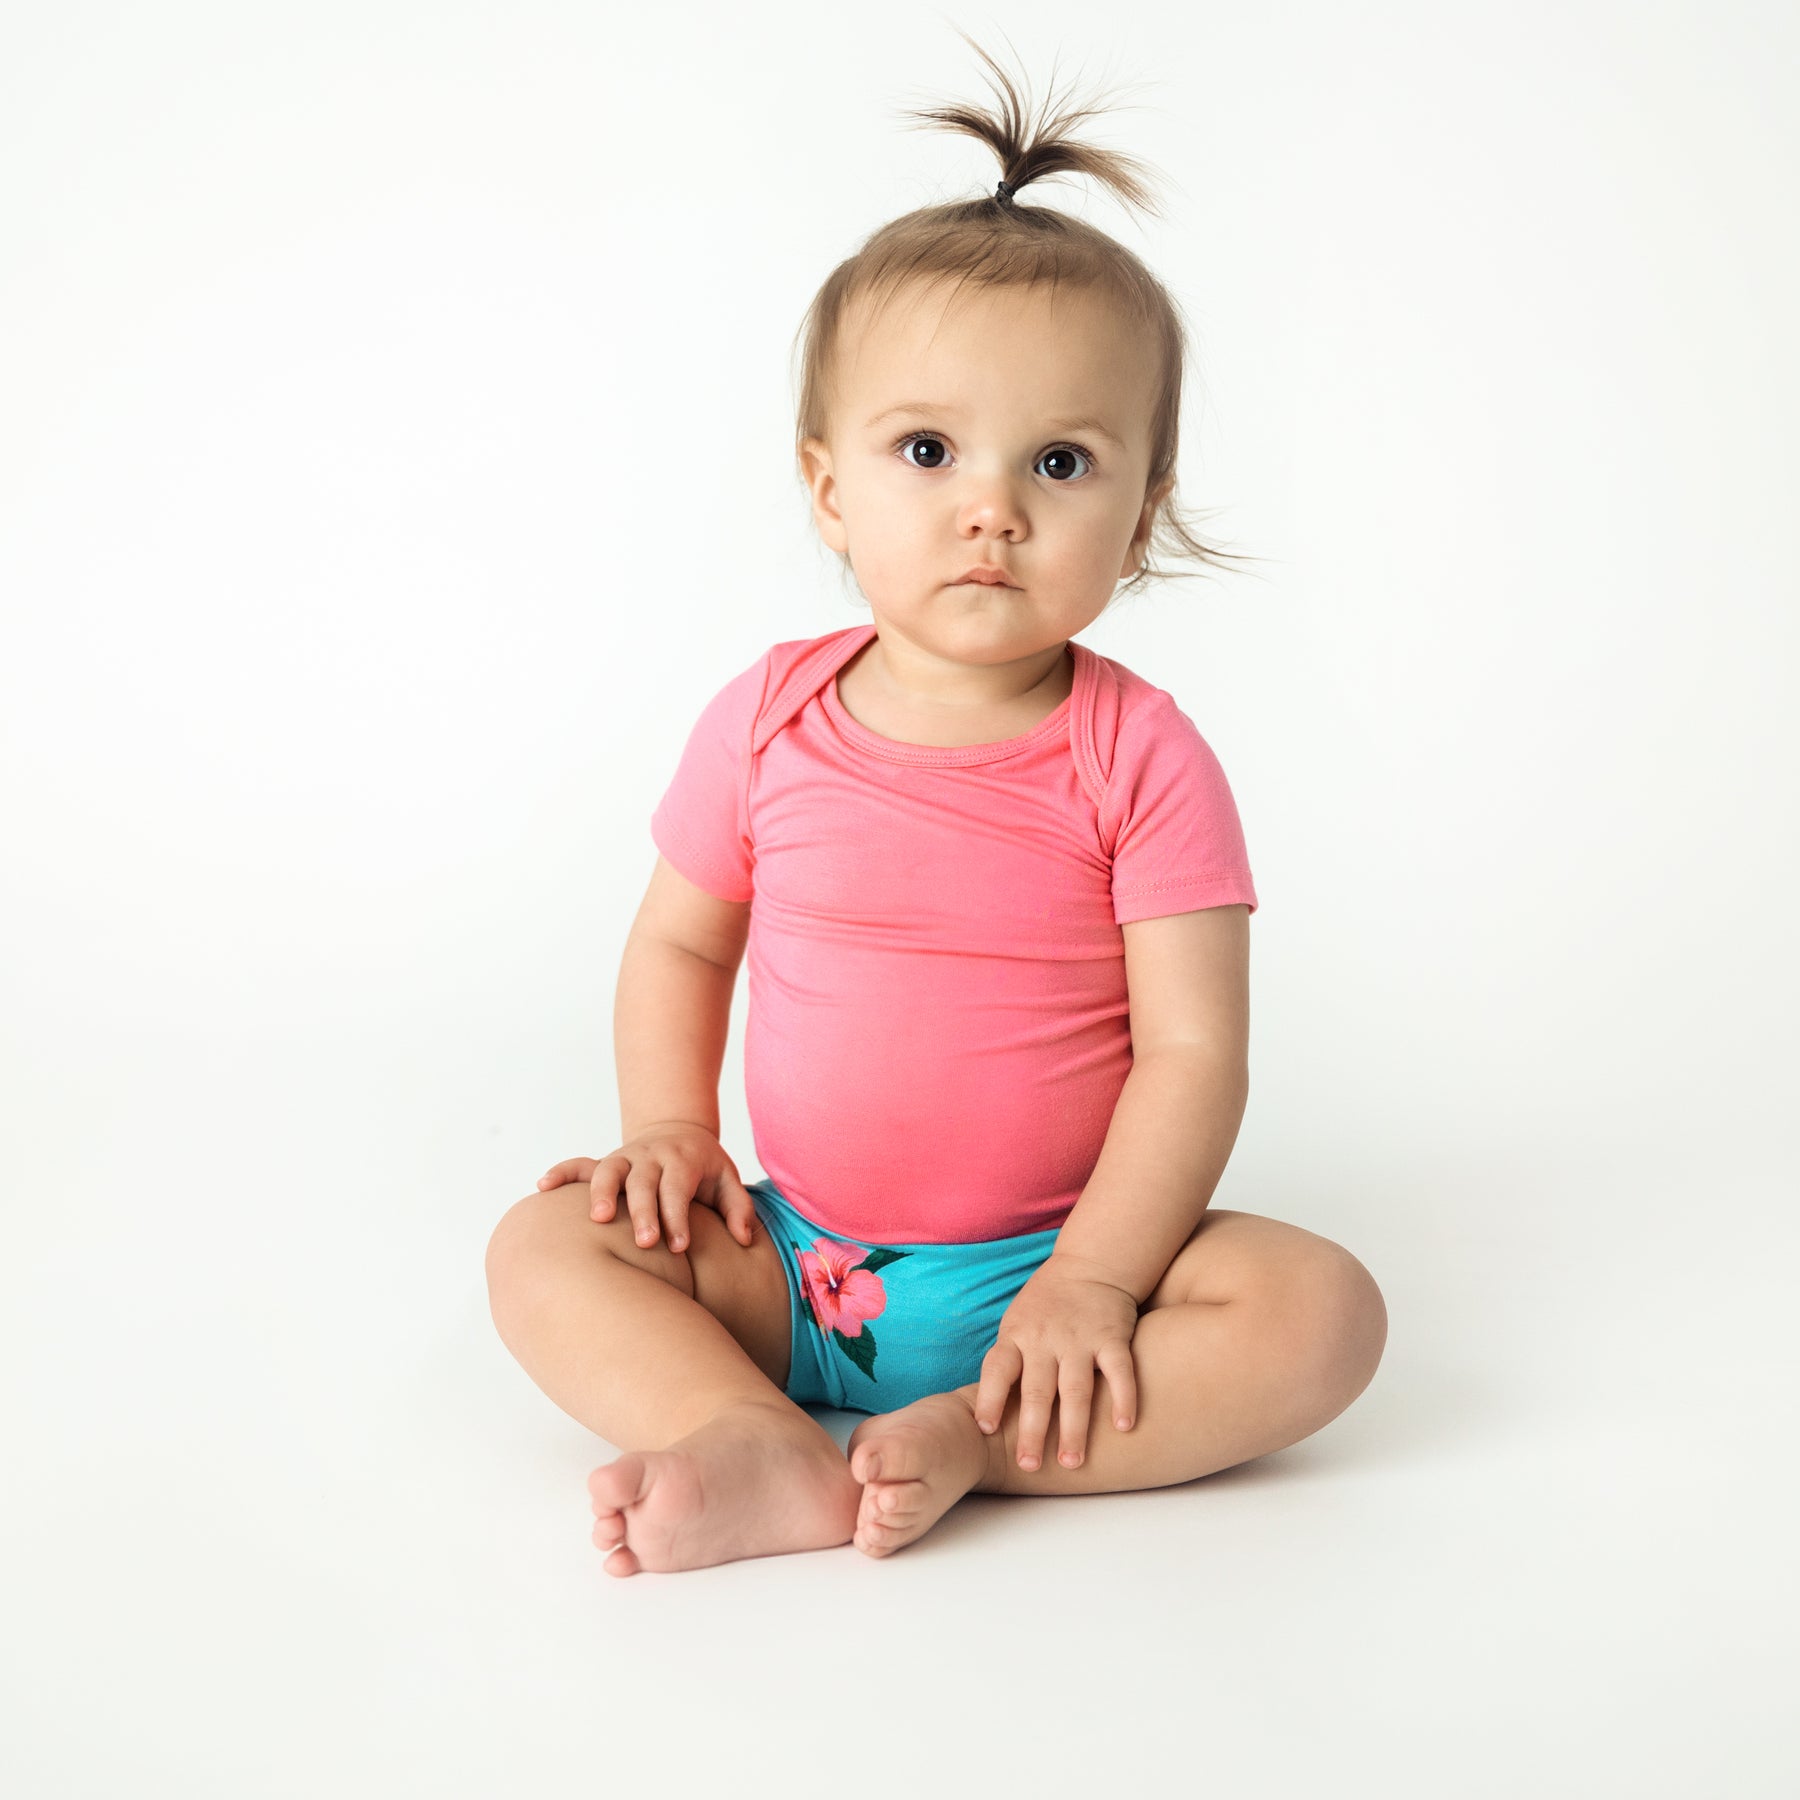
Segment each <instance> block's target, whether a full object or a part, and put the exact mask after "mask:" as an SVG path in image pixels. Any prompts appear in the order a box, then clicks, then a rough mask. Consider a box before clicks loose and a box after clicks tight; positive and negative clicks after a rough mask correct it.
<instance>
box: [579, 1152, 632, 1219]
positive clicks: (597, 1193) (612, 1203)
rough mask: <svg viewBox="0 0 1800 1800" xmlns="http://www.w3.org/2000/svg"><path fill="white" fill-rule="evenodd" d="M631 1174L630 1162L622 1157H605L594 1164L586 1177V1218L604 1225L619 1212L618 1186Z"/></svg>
mask: <svg viewBox="0 0 1800 1800" xmlns="http://www.w3.org/2000/svg"><path fill="white" fill-rule="evenodd" d="M630 1172H631V1162H630V1160H629V1159H628V1158H627V1157H623V1156H605V1157H602V1158H601V1159H600V1161H599V1162H597V1163H595V1164H594V1172H593V1174H592V1175H590V1176H589V1177H588V1217H589V1218H590V1219H592V1220H594V1222H595V1223H596V1224H600V1225H604V1224H605V1223H606V1221H607V1220H608V1219H610V1218H611V1217H612V1216H613V1214H614V1213H616V1212H617V1211H618V1210H619V1184H620V1182H622V1181H623V1180H624V1179H625V1177H626V1176H627V1175H628V1174H629V1173H630Z"/></svg>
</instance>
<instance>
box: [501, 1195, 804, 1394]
mask: <svg viewBox="0 0 1800 1800" xmlns="http://www.w3.org/2000/svg"><path fill="white" fill-rule="evenodd" d="M592 1208H593V1196H592V1189H591V1186H590V1184H589V1183H587V1182H585V1181H572V1182H567V1183H565V1184H564V1185H562V1186H560V1187H555V1188H552V1189H550V1190H549V1191H548V1192H547V1193H539V1194H528V1195H527V1196H526V1197H525V1198H524V1199H523V1200H521V1201H520V1202H519V1203H518V1205H517V1206H515V1207H514V1208H513V1210H512V1212H511V1213H510V1214H509V1215H508V1217H507V1218H506V1220H504V1221H503V1222H502V1232H497V1233H496V1234H495V1237H496V1241H497V1242H498V1241H499V1240H500V1239H501V1237H502V1234H503V1233H504V1234H505V1235H506V1239H507V1243H506V1251H507V1254H508V1256H509V1257H510V1258H518V1257H565V1256H574V1257H580V1256H592V1255H594V1254H596V1253H599V1254H601V1255H604V1256H606V1257H607V1258H608V1259H610V1260H611V1261H613V1262H617V1263H622V1264H624V1265H626V1266H628V1267H631V1268H637V1269H642V1270H643V1271H644V1272H645V1273H647V1274H650V1275H654V1276H655V1277H656V1278H657V1279H658V1280H659V1281H664V1282H667V1283H668V1285H669V1286H670V1287H672V1288H674V1289H675V1291H676V1292H677V1293H680V1294H685V1295H687V1296H688V1297H689V1298H690V1299H692V1300H694V1301H695V1302H697V1303H698V1304H699V1305H700V1306H702V1307H704V1308H705V1309H706V1311H707V1312H709V1313H711V1314H712V1316H713V1317H714V1318H715V1319H717V1320H718V1321H719V1323H720V1324H721V1325H723V1326H724V1327H725V1329H726V1331H728V1332H729V1333H730V1334H731V1336H732V1338H733V1339H734V1340H735V1341H736V1343H737V1344H738V1346H739V1347H740V1348H741V1349H742V1350H743V1352H744V1353H745V1355H746V1356H748V1357H749V1358H750V1360H751V1361H752V1362H753V1363H755V1364H756V1366H757V1368H758V1369H760V1370H761V1371H762V1373H763V1374H764V1375H766V1376H768V1378H769V1379H770V1380H771V1381H772V1382H773V1383H774V1384H775V1385H776V1387H778V1388H785V1386H786V1384H787V1376H788V1366H789V1357H790V1355H791V1349H792V1346H791V1335H792V1327H791V1322H790V1308H789V1301H788V1285H787V1277H786V1275H785V1274H784V1273H783V1271H782V1267H781V1256H780V1252H779V1250H778V1249H777V1248H776V1245H775V1242H774V1240H773V1239H772V1238H771V1237H770V1236H769V1233H768V1230H767V1228H766V1227H765V1226H764V1225H763V1224H762V1223H761V1221H758V1224H757V1231H756V1235H755V1236H754V1237H753V1238H752V1239H751V1240H750V1242H749V1243H748V1244H741V1243H739V1242H738V1240H737V1239H736V1238H735V1237H733V1236H732V1234H731V1227H730V1226H728V1225H727V1224H726V1223H725V1221H724V1219H723V1218H721V1217H720V1216H719V1214H718V1213H717V1212H716V1211H715V1210H714V1209H713V1208H712V1207H710V1206H705V1205H702V1204H701V1203H700V1202H699V1201H694V1202H692V1203H691V1204H690V1206H689V1208H688V1240H689V1241H688V1247H687V1249H686V1250H683V1251H674V1250H671V1249H670V1248H669V1246H668V1242H667V1239H666V1237H665V1235H664V1233H663V1232H662V1231H661V1230H660V1229H659V1230H658V1232H657V1237H656V1242H655V1243H653V1244H640V1243H638V1242H637V1240H636V1238H635V1236H634V1235H633V1232H634V1226H633V1221H632V1217H631V1214H630V1213H629V1212H628V1211H627V1210H626V1208H625V1207H624V1206H622V1205H621V1206H619V1207H618V1208H617V1210H616V1211H615V1213H614V1215H613V1217H612V1218H610V1219H595V1218H594V1217H593V1214H592ZM490 1255H491V1253H490Z"/></svg>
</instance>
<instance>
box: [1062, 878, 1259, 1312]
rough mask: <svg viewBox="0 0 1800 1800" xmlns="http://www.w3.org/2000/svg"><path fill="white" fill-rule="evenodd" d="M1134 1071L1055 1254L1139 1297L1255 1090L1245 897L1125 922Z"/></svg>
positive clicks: (1189, 1217) (1216, 1170) (1193, 1210)
mask: <svg viewBox="0 0 1800 1800" xmlns="http://www.w3.org/2000/svg"><path fill="white" fill-rule="evenodd" d="M1123 929H1124V934H1125V970H1126V985H1127V989H1128V991H1129V994H1130V1008H1131V1055H1132V1066H1131V1073H1130V1074H1129V1075H1128V1076H1127V1077H1126V1078H1125V1086H1124V1089H1123V1090H1122V1092H1121V1093H1120V1095H1119V1099H1118V1103H1117V1105H1116V1106H1115V1107H1114V1109H1113V1116H1112V1122H1111V1124H1110V1125H1109V1127H1108V1129H1107V1134H1106V1141H1105V1143H1104V1144H1103V1145H1102V1147H1101V1151H1100V1159H1099V1161H1098V1163H1097V1164H1096V1165H1095V1168H1094V1172H1093V1174H1092V1176H1091V1177H1090V1178H1089V1180H1088V1184H1087V1186H1086V1188H1085V1189H1084V1190H1083V1191H1082V1195H1081V1198H1080V1199H1079V1200H1078V1201H1077V1202H1076V1203H1075V1208H1074V1210H1073V1211H1072V1212H1071V1213H1070V1214H1069V1216H1068V1218H1067V1219H1065V1220H1064V1221H1063V1227H1062V1230H1061V1232H1060V1233H1059V1234H1058V1235H1057V1240H1056V1250H1055V1252H1054V1254H1055V1255H1056V1256H1059V1257H1063V1258H1065V1259H1069V1260H1071V1261H1079V1262H1080V1263H1081V1264H1082V1265H1083V1266H1084V1267H1086V1268H1088V1269H1091V1270H1092V1271H1093V1272H1095V1273H1101V1272H1104V1273H1105V1277H1106V1278H1107V1279H1110V1280H1112V1281H1115V1282H1117V1284H1118V1285H1119V1286H1120V1287H1123V1288H1125V1289H1127V1290H1128V1291H1129V1292H1130V1293H1131V1295H1132V1296H1133V1297H1134V1298H1135V1299H1136V1300H1137V1301H1138V1302H1139V1303H1140V1304H1141V1303H1142V1302H1143V1301H1144V1299H1145V1298H1146V1297H1147V1296H1148V1295H1149V1294H1150V1293H1151V1291H1152V1290H1153V1289H1154V1288H1155V1287H1156V1284H1157V1283H1158V1282H1159V1281H1161V1279H1162V1278H1163V1275H1164V1273H1165V1272H1166V1271H1167V1269H1168V1267H1169V1264H1170V1263H1171V1262H1173V1261H1174V1260H1175V1256H1176V1253H1177V1252H1178V1251H1179V1250H1180V1249H1181V1248H1182V1246H1183V1245H1185V1244H1186V1243H1187V1241H1188V1239H1189V1237H1191V1236H1192V1234H1193V1231H1194V1228H1195V1227H1196V1226H1197V1225H1198V1224H1199V1222H1200V1217H1201V1215H1202V1214H1203V1213H1204V1212H1205V1210H1206V1208H1207V1206H1208V1205H1209V1204H1210V1203H1211V1201H1212V1195H1213V1189H1214V1188H1215V1187H1216V1186H1217V1185H1218V1181H1219V1177H1220V1176H1221V1175H1222V1174H1223V1173H1224V1171H1225V1164H1226V1162H1227V1161H1228V1160H1229V1158H1230V1156H1231V1151H1232V1146H1233V1145H1234V1144H1235V1143H1236V1142H1237V1134H1238V1127H1239V1126H1240V1125H1241V1124H1242V1123H1243V1118H1244V1107H1245V1103H1246V1101H1247V1100H1248V1098H1249V1092H1250V1070H1249V1040H1250V909H1249V908H1248V907H1247V906H1243V905H1234V906H1213V907H1207V908H1206V909H1204V910H1203V911H1196V912H1186V913H1171V914H1169V915H1167V916H1165V917H1162V918H1155V919H1143V920H1138V921H1134V922H1132V923H1130V924H1128V925H1126V926H1125V927H1124V928H1123Z"/></svg>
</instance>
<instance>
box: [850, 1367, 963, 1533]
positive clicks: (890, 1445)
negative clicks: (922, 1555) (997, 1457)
mask: <svg viewBox="0 0 1800 1800" xmlns="http://www.w3.org/2000/svg"><path fill="white" fill-rule="evenodd" d="M989 1443H990V1440H989V1439H987V1438H985V1437H983V1436H982V1434H981V1428H980V1426H978V1425H977V1424H976V1423H975V1413H974V1409H973V1408H972V1407H971V1406H970V1405H969V1403H968V1402H967V1401H966V1400H964V1399H963V1398H962V1396H961V1395H960V1394H927V1395H926V1396H925V1398H924V1399H922V1400H915V1401H914V1402H913V1403H912V1405H911V1406H902V1407H900V1408H899V1409H898V1410H897V1411H895V1412H891V1413H880V1414H878V1415H877V1416H876V1417H874V1418H872V1419H865V1420H864V1421H863V1422H862V1423H861V1424H860V1425H859V1426H857V1428H856V1429H855V1430H854V1431H853V1432H851V1434H850V1473H851V1474H852V1475H854V1476H856V1477H857V1479H858V1480H860V1481H861V1482H862V1484H863V1490H862V1507H861V1510H860V1511H859V1512H858V1513H857V1515H856V1535H855V1537H854V1539H853V1540H852V1541H853V1542H854V1543H855V1545H856V1547H857V1549H859V1550H861V1551H863V1552H865V1553H866V1554H867V1555H869V1556H890V1555H892V1554H893V1552H894V1551H896V1550H898V1549H899V1548H900V1547H901V1546H902V1545H903V1544H910V1543H911V1542H912V1541H913V1539H914V1538H916V1537H922V1536H923V1535H924V1534H925V1533H926V1532H927V1531H929V1530H930V1529H931V1528H932V1526H933V1525H935V1524H936V1523H937V1522H938V1520H939V1519H941V1518H942V1517H943V1516H944V1514H945V1513H947V1512H948V1511H949V1510H950V1508H951V1507H953V1506H954V1505H955V1504H956V1503H957V1501H959V1500H960V1499H961V1498H962V1497H963V1495H964V1494H966V1493H967V1492H968V1491H969V1489H970V1488H972V1487H974V1486H975V1484H976V1483H977V1482H978V1481H980V1480H981V1478H982V1476H983V1475H985V1474H986V1473H987V1467H988V1448H989Z"/></svg>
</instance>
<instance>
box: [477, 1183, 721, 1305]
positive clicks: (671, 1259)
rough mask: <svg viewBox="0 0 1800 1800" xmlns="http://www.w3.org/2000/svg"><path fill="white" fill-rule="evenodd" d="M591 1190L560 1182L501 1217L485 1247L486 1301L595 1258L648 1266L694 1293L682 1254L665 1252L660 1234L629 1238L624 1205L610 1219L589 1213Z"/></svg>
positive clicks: (583, 1185) (585, 1185) (535, 1284)
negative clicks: (650, 1240)
mask: <svg viewBox="0 0 1800 1800" xmlns="http://www.w3.org/2000/svg"><path fill="white" fill-rule="evenodd" d="M592 1207H593V1191H592V1188H591V1186H590V1184H589V1183H587V1182H585V1181H568V1182H564V1183H563V1184H562V1186H561V1187H554V1188H551V1189H549V1190H548V1191H547V1192H544V1193H536V1194H527V1195H526V1196H525V1198H524V1199H523V1200H519V1201H516V1202H515V1203H514V1204H513V1205H512V1206H511V1207H509V1208H508V1209H507V1211H506V1212H505V1213H504V1214H503V1215H502V1216H501V1219H500V1223H499V1224H498V1225H496V1226H495V1227H494V1231H493V1235H492V1236H491V1237H490V1238H489V1239H488V1246H487V1259H486V1263H487V1284H488V1294H489V1297H490V1299H495V1298H498V1297H499V1296H500V1295H502V1294H510V1293H515V1292H517V1291H519V1290H521V1289H524V1290H528V1291H529V1290H533V1289H536V1288H538V1287H540V1286H541V1285H542V1284H543V1282H544V1281H545V1279H546V1277H548V1278H550V1279H552V1280H554V1279H557V1278H558V1277H559V1276H561V1275H562V1274H563V1273H564V1272H566V1271H567V1269H568V1268H569V1267H570V1265H571V1264H572V1263H575V1264H579V1263H581V1262H587V1263H590V1264H591V1263H592V1262H593V1261H594V1259H596V1258H605V1259H607V1260H610V1261H613V1262H623V1263H630V1264H633V1265H635V1266H636V1267H638V1268H642V1269H648V1270H649V1271H650V1273H651V1274H653V1275H656V1276H658V1277H660V1278H661V1279H662V1280H664V1281H666V1282H668V1283H669V1285H670V1286H671V1287H676V1288H679V1289H681V1290H682V1291H683V1292H684V1293H689V1294H691V1293H692V1292H693V1281H692V1278H691V1276H690V1275H689V1274H688V1267H687V1258H686V1257H685V1256H678V1255H676V1254H675V1253H674V1252H673V1251H672V1250H670V1249H669V1248H668V1247H667V1245H666V1244H664V1242H663V1241H662V1239H661V1238H660V1237H659V1238H658V1240H657V1241H656V1243H654V1244H652V1245H650V1246H649V1247H648V1248H646V1247H645V1246H643V1245H640V1244H638V1243H637V1242H636V1241H635V1240H634V1238H633V1236H632V1222H631V1218H630V1215H629V1214H628V1213H626V1211H625V1209H624V1208H623V1207H621V1208H619V1209H618V1211H617V1212H616V1213H615V1215H614V1216H613V1217H612V1218H610V1219H605V1220H600V1219H596V1218H594V1216H593V1213H592Z"/></svg>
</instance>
